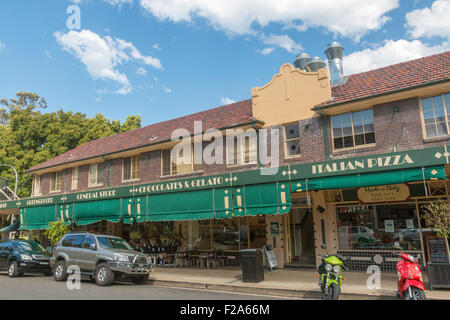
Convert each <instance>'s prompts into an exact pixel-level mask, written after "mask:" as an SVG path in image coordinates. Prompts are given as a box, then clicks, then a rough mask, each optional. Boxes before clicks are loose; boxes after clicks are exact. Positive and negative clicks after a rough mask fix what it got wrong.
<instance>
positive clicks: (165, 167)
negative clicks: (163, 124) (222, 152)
mask: <svg viewBox="0 0 450 320" xmlns="http://www.w3.org/2000/svg"><path fill="white" fill-rule="evenodd" d="M195 152H196V150H195V148H194V146H192V147H191V157H190V161H188V163H183V162H182V161H181V158H183V157H184V150H183V149H180V151H179V154H178V155H177V156H176V155H175V154H173V152H172V149H166V150H162V151H161V171H162V172H161V173H162V175H163V176H170V175H175V174H185V173H190V172H197V171H201V170H203V165H202V164H201V163H198V164H197V163H194V159H203V158H202V155H201V154H199V155H198V156H197V157H194V153H195Z"/></svg>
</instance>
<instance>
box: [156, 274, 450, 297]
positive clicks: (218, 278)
mask: <svg viewBox="0 0 450 320" xmlns="http://www.w3.org/2000/svg"><path fill="white" fill-rule="evenodd" d="M317 275H318V273H317V271H316V270H312V269H278V270H274V271H272V272H270V271H266V272H265V274H264V281H262V282H259V283H244V282H242V271H241V269H238V268H225V269H186V268H167V267H157V268H155V269H154V271H153V272H152V274H151V276H150V280H151V282H152V283H153V284H154V285H160V286H169V287H182V288H195V289H204V290H205V289H207V290H217V291H229V292H240V293H251V294H264V295H271V296H280V297H290V298H300V299H320V297H321V295H320V290H319V286H318V277H317ZM368 277H369V275H368V274H366V273H362V272H347V273H345V274H344V278H345V279H346V281H344V284H343V286H342V295H341V298H342V299H397V298H396V295H395V291H396V286H397V283H396V282H397V274H396V273H382V274H381V289H378V290H376V289H372V290H371V289H368V288H367V285H366V282H367V279H368ZM424 280H425V286H427V279H426V278H425V279H424ZM426 297H427V299H441V300H442V299H445V300H450V290H433V291H429V290H428V291H427V292H426Z"/></svg>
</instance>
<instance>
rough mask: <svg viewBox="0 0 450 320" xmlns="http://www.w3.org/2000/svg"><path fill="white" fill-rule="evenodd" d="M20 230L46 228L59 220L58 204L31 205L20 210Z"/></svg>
mask: <svg viewBox="0 0 450 320" xmlns="http://www.w3.org/2000/svg"><path fill="white" fill-rule="evenodd" d="M19 216H20V224H21V226H20V230H44V229H48V228H50V225H49V223H50V222H54V221H56V220H57V218H56V217H57V216H56V206H54V205H53V206H44V207H31V208H22V209H20V210H19Z"/></svg>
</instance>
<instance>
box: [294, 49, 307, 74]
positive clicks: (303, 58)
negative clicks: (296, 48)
mask: <svg viewBox="0 0 450 320" xmlns="http://www.w3.org/2000/svg"><path fill="white" fill-rule="evenodd" d="M309 60H311V57H310V56H309V54H307V53H302V54H299V55H298V56H297V58H296V59H295V61H294V65H295V67H296V68H299V69H300V70H303V71H307V70H306V64H307V63H308V62H309Z"/></svg>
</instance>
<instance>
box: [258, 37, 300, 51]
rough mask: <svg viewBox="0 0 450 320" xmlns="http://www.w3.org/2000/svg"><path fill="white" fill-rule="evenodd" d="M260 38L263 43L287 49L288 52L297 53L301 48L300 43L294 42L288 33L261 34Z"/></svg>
mask: <svg viewBox="0 0 450 320" xmlns="http://www.w3.org/2000/svg"><path fill="white" fill-rule="evenodd" d="M261 40H262V42H263V43H264V44H267V45H271V46H278V47H280V48H282V49H285V50H287V51H288V52H290V53H299V52H300V51H302V50H303V47H302V45H301V44H299V43H296V42H295V41H294V40H292V39H291V38H290V37H289V36H288V35H276V34H270V35H268V36H266V35H264V34H263V35H261Z"/></svg>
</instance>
